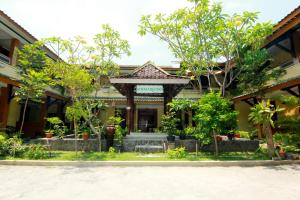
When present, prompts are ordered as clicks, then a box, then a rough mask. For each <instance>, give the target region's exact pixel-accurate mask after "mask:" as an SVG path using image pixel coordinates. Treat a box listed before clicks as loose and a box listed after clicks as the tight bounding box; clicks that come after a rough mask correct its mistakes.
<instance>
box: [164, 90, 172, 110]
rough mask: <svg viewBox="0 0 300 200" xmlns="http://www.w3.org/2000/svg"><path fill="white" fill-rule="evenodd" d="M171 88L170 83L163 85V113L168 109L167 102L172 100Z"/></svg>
mask: <svg viewBox="0 0 300 200" xmlns="http://www.w3.org/2000/svg"><path fill="white" fill-rule="evenodd" d="M172 89H173V87H171V86H170V85H164V114H166V113H167V111H168V110H169V108H168V103H170V102H171V101H172Z"/></svg>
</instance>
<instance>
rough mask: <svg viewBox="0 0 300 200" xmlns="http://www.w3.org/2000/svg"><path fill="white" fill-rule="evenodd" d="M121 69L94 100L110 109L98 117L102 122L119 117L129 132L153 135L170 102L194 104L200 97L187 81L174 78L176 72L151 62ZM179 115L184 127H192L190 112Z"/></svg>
mask: <svg viewBox="0 0 300 200" xmlns="http://www.w3.org/2000/svg"><path fill="white" fill-rule="evenodd" d="M120 68H121V74H120V75H119V76H116V77H110V83H111V85H108V86H107V87H104V88H102V89H101V91H100V92H99V93H98V96H97V98H98V99H101V100H103V101H105V102H106V103H107V104H108V105H109V108H108V109H107V110H106V111H103V112H102V114H101V119H102V121H104V122H105V121H106V120H107V119H108V117H109V116H115V115H117V114H119V115H120V116H121V117H122V118H123V119H125V121H124V123H123V126H125V125H127V127H128V129H129V130H130V131H131V132H155V131H156V129H158V128H159V127H160V122H161V116H162V115H163V114H164V113H165V112H166V110H167V103H168V102H170V101H171V100H172V98H177V99H191V100H197V99H199V97H200V96H201V93H200V90H199V89H195V87H193V86H192V82H190V77H186V76H177V75H176V72H177V71H178V70H179V68H174V67H167V66H156V65H155V64H153V63H151V62H147V63H145V64H144V65H142V66H120ZM180 115H181V116H180V118H181V119H182V123H183V124H182V126H183V127H185V126H189V125H192V112H189V113H183V112H182V113H181V114H180Z"/></svg>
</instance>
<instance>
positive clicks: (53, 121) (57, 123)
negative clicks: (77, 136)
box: [45, 117, 64, 138]
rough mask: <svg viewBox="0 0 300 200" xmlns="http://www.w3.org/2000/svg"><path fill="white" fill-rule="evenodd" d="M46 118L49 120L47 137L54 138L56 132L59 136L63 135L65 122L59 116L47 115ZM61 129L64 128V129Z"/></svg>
mask: <svg viewBox="0 0 300 200" xmlns="http://www.w3.org/2000/svg"><path fill="white" fill-rule="evenodd" d="M46 120H47V122H49V129H47V130H46V131H45V134H46V138H52V137H53V135H54V133H55V134H56V133H57V134H58V135H59V136H61V135H63V133H64V126H63V122H62V121H61V120H60V119H59V118H58V117H47V118H46ZM61 129H63V131H62V130H61Z"/></svg>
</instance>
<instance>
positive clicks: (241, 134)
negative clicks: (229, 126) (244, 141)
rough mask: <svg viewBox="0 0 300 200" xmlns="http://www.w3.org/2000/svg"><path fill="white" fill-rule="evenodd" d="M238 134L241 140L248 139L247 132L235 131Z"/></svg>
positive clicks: (248, 134)
mask: <svg viewBox="0 0 300 200" xmlns="http://www.w3.org/2000/svg"><path fill="white" fill-rule="evenodd" d="M237 133H238V134H240V137H241V138H248V139H249V138H250V133H249V132H248V131H237Z"/></svg>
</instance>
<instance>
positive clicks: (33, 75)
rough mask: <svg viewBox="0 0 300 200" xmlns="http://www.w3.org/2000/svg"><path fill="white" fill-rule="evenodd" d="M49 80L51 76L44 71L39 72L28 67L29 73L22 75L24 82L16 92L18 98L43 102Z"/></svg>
mask: <svg viewBox="0 0 300 200" xmlns="http://www.w3.org/2000/svg"><path fill="white" fill-rule="evenodd" d="M49 80H50V78H49V77H48V76H47V75H46V74H45V73H44V72H43V71H40V72H37V71H34V70H31V69H28V71H27V73H26V74H23V75H22V78H21V82H22V84H21V86H20V88H19V89H18V90H17V91H16V93H15V94H16V97H17V99H18V100H19V101H20V100H26V99H29V100H31V101H34V102H41V97H42V96H43V95H44V92H45V89H46V87H47V84H48V82H49Z"/></svg>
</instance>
